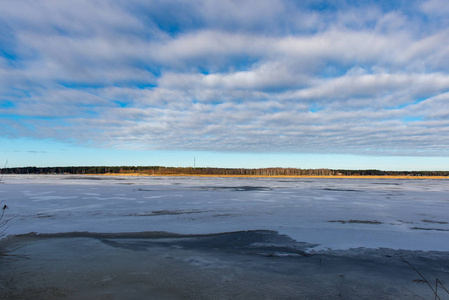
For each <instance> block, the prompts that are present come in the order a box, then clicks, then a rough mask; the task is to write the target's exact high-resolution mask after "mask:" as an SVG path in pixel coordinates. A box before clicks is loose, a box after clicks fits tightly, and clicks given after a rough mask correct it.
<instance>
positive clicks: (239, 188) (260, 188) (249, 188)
mask: <svg viewBox="0 0 449 300" xmlns="http://www.w3.org/2000/svg"><path fill="white" fill-rule="evenodd" d="M200 189H202V190H206V191H213V190H230V191H237V192H247V191H271V190H272V188H270V187H265V186H203V187H200Z"/></svg>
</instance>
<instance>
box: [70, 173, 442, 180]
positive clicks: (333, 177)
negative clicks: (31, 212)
mask: <svg viewBox="0 0 449 300" xmlns="http://www.w3.org/2000/svg"><path fill="white" fill-rule="evenodd" d="M73 175H78V174H73ZM83 176H145V177H233V178H329V179H449V176H409V175H296V176H294V175H214V174H210V175H204V174H147V173H104V174H83Z"/></svg>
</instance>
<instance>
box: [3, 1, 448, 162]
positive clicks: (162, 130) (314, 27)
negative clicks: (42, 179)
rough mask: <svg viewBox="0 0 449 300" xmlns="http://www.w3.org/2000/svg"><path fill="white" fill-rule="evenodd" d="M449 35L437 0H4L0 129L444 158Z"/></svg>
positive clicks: (82, 142) (22, 136) (128, 143)
mask: <svg viewBox="0 0 449 300" xmlns="http://www.w3.org/2000/svg"><path fill="white" fill-rule="evenodd" d="M448 41H449V5H447V2H446V1H445V0H428V1H413V0H407V1H405V0H404V1H370V0H368V1H350V0H335V1H319V0H317V1H307V0H305V1H288V0H284V1H282V0H246V1H233V0H229V1H216V0H198V1H184V0H151V1H144V0H132V1H129V0H126V1H125V0H110V1H107V0H97V1H95V0H89V1H87V0H79V1H57V0H46V1H34V0H33V1H31V0H30V1H27V0H20V1H16V0H14V1H13V0H11V1H9V0H2V1H1V6H0V138H1V139H2V140H3V141H8V143H15V145H19V144H20V148H21V149H20V152H22V153H34V155H35V154H36V153H39V151H40V150H39V151H38V150H35V149H34V148H36V145H37V144H39V142H40V143H41V144H42V145H41V146H39V147H44V146H43V145H45V144H49V145H51V143H61V145H64V147H68V148H69V149H70V148H71V147H72V149H75V148H76V149H78V150H79V151H78V153H79V155H80V156H81V155H83V151H82V150H81V149H102V151H105V152H104V153H106V151H113V150H114V151H115V150H118V151H122V150H128V151H129V152H128V153H133V151H136V152H135V153H142V151H157V153H163V152H164V151H173V152H172V153H182V152H183V151H186V152H185V153H195V152H201V153H209V154H210V153H226V154H233V155H237V154H242V155H243V156H247V155H249V154H253V153H254V155H256V156H258V155H261V154H264V153H265V154H267V155H273V154H277V155H285V157H292V155H299V156H300V155H313V156H314V157H315V156H316V155H324V156H326V157H329V155H331V156H332V155H335V156H334V157H335V158H336V159H338V158H339V157H342V155H345V156H348V155H349V156H351V155H358V156H360V155H362V156H365V157H373V158H376V159H377V158H378V157H409V159H410V160H409V164H410V168H413V161H414V159H418V158H419V159H421V160H422V158H423V157H428V158H432V160H434V159H435V158H436V157H440V158H441V159H442V160H443V161H444V162H445V163H446V165H445V166H443V167H445V168H446V169H449V164H447V162H448V160H447V158H448V157H449V42H448ZM27 140H28V141H31V142H30V143H29V144H27V143H26V142H24V141H27ZM17 141H20V142H17ZM49 141H50V143H49ZM4 145H6V144H5V143H4ZM4 147H6V146H3V149H2V151H6V150H5V149H4ZM33 147H34V148H33ZM48 147H52V146H48ZM44 148H45V147H44ZM11 151H12V150H11ZM14 151H15V153H17V152H19V151H18V150H17V149H15V150H14ZM32 151H36V152H32ZM45 151H50V148H49V149H44V150H42V153H44V152H45ZM95 151H96V150H95ZM73 152H74V153H75V152H76V151H73ZM110 153H112V152H110ZM155 153H156V152H155ZM10 155H11V154H10ZM130 155H132V154H130ZM189 155H190V154H189ZM75 156H76V155H75ZM243 156H242V157H243ZM324 156H323V157H324ZM18 157H19V156H18ZM0 159H3V158H2V157H0ZM77 161H79V160H74V161H73V162H71V161H70V160H68V161H67V163H66V164H67V165H71V164H76V162H77ZM27 163H30V164H33V161H32V160H27ZM79 163H80V164H82V163H81V161H80V162H79ZM17 164H21V163H17ZM47 164H51V163H50V162H47ZM111 164H115V163H114V162H112V161H111ZM117 164H120V160H117ZM142 164H144V163H142ZM154 164H157V161H155V162H154ZM279 164H282V163H281V162H279ZM284 164H285V162H284ZM210 165H211V166H213V163H212V162H211V163H210ZM256 165H257V163H255V166H256ZM259 165H260V166H261V167H262V166H265V165H264V164H263V163H262V162H261V163H260V164H259ZM404 166H405V165H404ZM295 167H301V166H300V165H299V166H295ZM317 167H318V166H317ZM320 167H323V166H320ZM324 167H325V166H324ZM341 167H344V166H341ZM361 167H363V166H361ZM373 167H375V166H373ZM440 167H442V166H440ZM423 168H425V167H423Z"/></svg>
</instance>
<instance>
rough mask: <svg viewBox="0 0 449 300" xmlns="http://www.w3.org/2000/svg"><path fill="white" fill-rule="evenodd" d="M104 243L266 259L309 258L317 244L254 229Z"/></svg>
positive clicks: (125, 246) (106, 240)
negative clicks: (249, 255) (269, 257)
mask: <svg viewBox="0 0 449 300" xmlns="http://www.w3.org/2000/svg"><path fill="white" fill-rule="evenodd" d="M102 242H104V243H106V244H108V245H110V246H113V247H119V248H120V247H123V248H126V249H132V250H136V251H143V250H146V249H148V248H151V247H155V246H158V247H163V246H165V247H178V248H181V249H189V250H210V249H213V250H215V251H224V252H233V253H240V254H254V255H262V256H288V255H291V256H297V255H300V256H308V255H309V254H307V253H306V250H307V249H309V248H312V247H315V246H317V245H311V244H307V243H300V242H297V241H295V240H293V239H291V238H290V237H288V236H286V235H280V234H279V233H278V232H276V231H265V230H254V231H238V232H229V233H219V234H208V235H194V236H192V235H186V236H180V237H177V238H171V239H166V240H157V241H155V240H148V239H147V240H137V241H136V240H112V239H102Z"/></svg>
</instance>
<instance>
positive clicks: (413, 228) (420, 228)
mask: <svg viewBox="0 0 449 300" xmlns="http://www.w3.org/2000/svg"><path fill="white" fill-rule="evenodd" d="M410 229H412V230H428V231H449V229H442V228H427V227H412V228H410Z"/></svg>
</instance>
